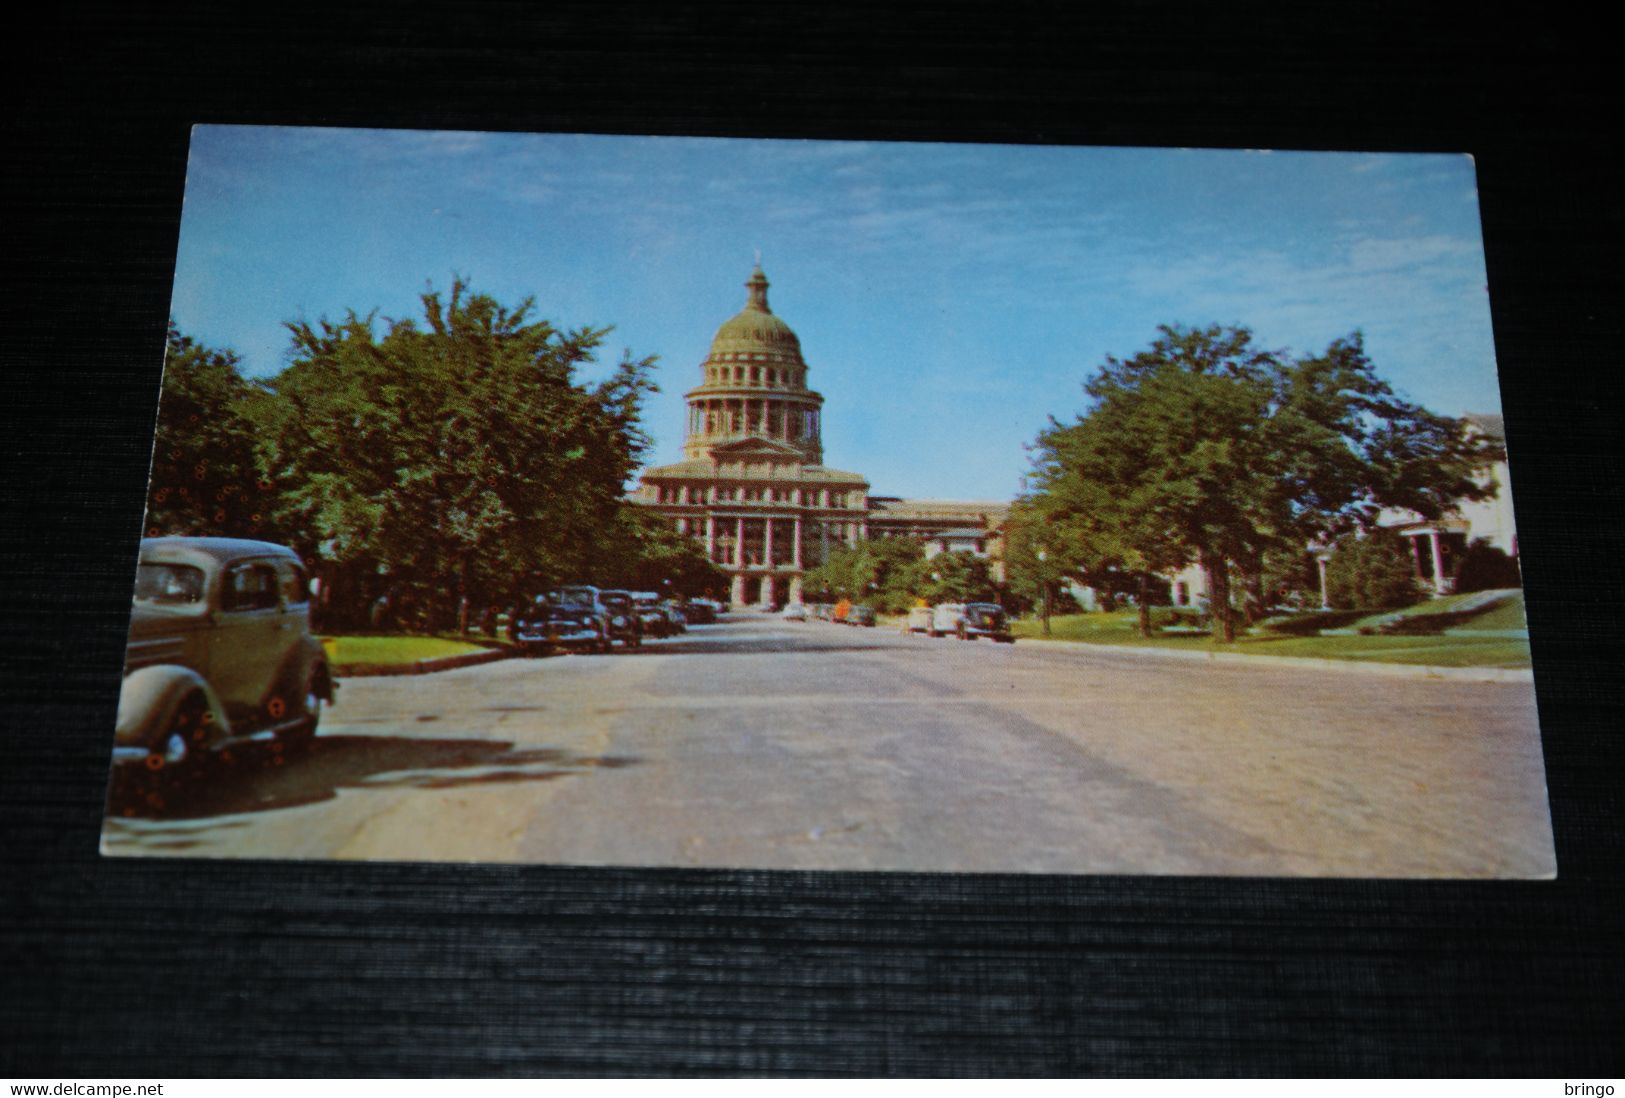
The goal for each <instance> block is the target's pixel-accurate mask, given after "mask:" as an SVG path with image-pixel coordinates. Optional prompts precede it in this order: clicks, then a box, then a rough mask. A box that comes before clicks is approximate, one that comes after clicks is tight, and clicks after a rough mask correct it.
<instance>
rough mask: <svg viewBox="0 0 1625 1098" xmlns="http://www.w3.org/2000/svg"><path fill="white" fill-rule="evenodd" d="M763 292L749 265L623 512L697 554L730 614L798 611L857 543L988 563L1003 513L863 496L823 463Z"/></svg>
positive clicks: (816, 428) (786, 335)
mask: <svg viewBox="0 0 1625 1098" xmlns="http://www.w3.org/2000/svg"><path fill="white" fill-rule="evenodd" d="M767 288H768V281H767V276H766V275H765V274H763V273H762V269H761V267H760V266H759V265H758V266H757V267H756V268H755V270H753V271H752V272H751V275H750V279H749V280H748V281H747V282H746V283H745V289H746V291H747V297H746V300H745V307H744V308H743V309H742V310H740V312H739V313H738V315H736V316H734V317H733V318H731V319H730V320H728V321H726V322H725V323H724V324H723V325H722V327H720V328H718V329H717V334H716V336H715V337H714V338H713V339H712V340H711V350H710V353H709V354H708V355H706V357H705V361H703V362H702V363H701V364H700V384H699V385H698V386H697V387H695V388H693V389H691V390H689V392H688V393H687V394H686V400H687V402H688V422H687V425H686V430H685V433H684V436H683V460H682V461H680V462H678V463H676V464H674V465H662V466H657V467H653V468H649V469H646V470H644V471H643V474H642V477H641V483H640V485H639V487H638V488H637V490H636V491H635V492H634V493H633V495H632V499H633V500H634V502H637V503H639V504H642V505H644V506H647V507H650V508H652V509H654V510H656V511H658V512H659V513H660V514H662V515H664V516H666V517H667V518H668V519H669V520H671V521H672V522H673V523H674V524H675V525H676V527H677V529H678V531H680V532H682V533H685V534H688V535H689V536H691V537H693V538H694V539H695V540H696V541H698V542H701V543H703V545H704V546H705V553H706V555H707V556H708V557H709V558H710V559H711V561H712V562H713V563H715V564H716V565H717V566H718V567H720V568H721V569H722V570H723V571H724V572H725V573H726V574H727V575H728V577H729V601H730V602H731V603H732V604H733V605H734V606H746V605H749V604H752V603H755V604H758V605H762V606H773V605H776V604H778V603H781V602H792V603H797V602H800V601H802V577H803V575H804V574H805V573H806V572H807V571H809V570H810V569H812V568H816V567H817V566H818V565H820V564H822V563H823V562H824V560H825V559H826V558H827V556H828V554H829V552H830V550H831V549H832V548H834V547H837V546H841V545H847V546H853V545H856V544H857V543H858V541H860V540H861V539H865V538H874V537H911V538H915V539H917V540H919V541H921V542H923V543H924V544H925V546H926V552H927V554H928V555H932V554H934V553H935V552H945V551H966V552H973V553H976V554H978V555H980V556H987V557H992V558H995V559H996V558H997V557H998V555H999V554H998V546H999V540H1000V535H999V531H1000V528H1001V527H1002V524H1003V522H1004V519H1005V517H1006V515H1007V514H1008V512H1009V506H1010V505H1009V504H1008V503H1007V502H998V501H977V500H969V501H956V500H907V499H901V498H898V497H890V496H887V497H877V496H870V494H869V482H868V480H867V479H865V478H864V477H863V476H862V475H861V474H859V473H851V472H845V471H843V470H840V469H832V468H830V467H829V466H826V465H825V464H823V461H824V445H823V436H822V415H823V406H824V398H823V397H822V396H820V395H819V394H818V393H817V392H815V391H814V390H812V389H809V388H808V387H807V363H806V361H805V360H804V359H803V358H802V356H801V340H800V339H798V338H797V336H796V333H795V332H794V331H793V330H791V328H790V326H789V325H788V324H786V323H785V322H784V321H783V320H781V319H780V318H779V317H778V316H776V315H774V313H773V310H772V309H771V308H770V307H769V306H768V303H767Z"/></svg>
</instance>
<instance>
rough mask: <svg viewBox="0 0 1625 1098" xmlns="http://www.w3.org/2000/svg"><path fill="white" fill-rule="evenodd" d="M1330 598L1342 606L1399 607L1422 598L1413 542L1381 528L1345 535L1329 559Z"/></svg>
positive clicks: (1328, 584) (1327, 594)
mask: <svg viewBox="0 0 1625 1098" xmlns="http://www.w3.org/2000/svg"><path fill="white" fill-rule="evenodd" d="M1326 598H1327V601H1328V602H1329V603H1330V604H1331V605H1332V606H1333V607H1335V608H1336V609H1338V610H1396V609H1399V608H1400V607H1403V606H1410V605H1411V604H1412V603H1416V602H1420V601H1421V599H1422V591H1421V589H1420V588H1419V587H1418V586H1417V583H1416V573H1415V565H1414V564H1413V562H1412V560H1411V555H1410V547H1409V544H1408V543H1407V542H1406V540H1405V539H1404V538H1401V537H1399V536H1398V535H1397V534H1395V533H1393V532H1392V531H1389V530H1383V529H1380V528H1377V529H1372V530H1369V531H1358V532H1356V533H1352V534H1348V535H1346V536H1344V537H1343V538H1342V539H1341V540H1339V541H1338V543H1337V545H1336V547H1335V548H1334V549H1333V551H1332V555H1331V559H1329V560H1328V561H1327V562H1326Z"/></svg>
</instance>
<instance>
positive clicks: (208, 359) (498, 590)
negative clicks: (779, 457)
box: [147, 278, 717, 623]
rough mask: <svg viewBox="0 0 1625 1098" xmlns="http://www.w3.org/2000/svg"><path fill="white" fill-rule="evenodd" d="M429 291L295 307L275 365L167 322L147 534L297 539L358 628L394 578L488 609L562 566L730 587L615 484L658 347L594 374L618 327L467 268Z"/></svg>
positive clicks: (634, 442) (554, 579)
mask: <svg viewBox="0 0 1625 1098" xmlns="http://www.w3.org/2000/svg"><path fill="white" fill-rule="evenodd" d="M421 303H422V315H421V318H419V319H405V320H396V321H383V320H380V319H379V318H378V317H377V316H376V315H375V314H372V315H367V316H362V315H359V314H357V313H355V312H350V313H348V314H346V315H345V317H344V318H343V319H342V320H340V321H338V322H329V321H327V320H325V319H323V320H321V321H318V322H316V323H314V324H311V323H307V322H303V321H298V322H292V323H289V324H288V325H287V328H288V331H289V333H290V337H291V349H290V358H291V361H290V363H289V365H288V366H287V368H286V369H284V370H283V371H282V372H281V373H280V374H278V375H276V376H275V377H272V378H270V379H268V380H264V381H250V380H247V379H245V378H243V377H242V375H241V374H240V372H239V371H238V369H237V364H236V359H235V356H233V355H232V354H231V353H230V352H226V351H212V350H208V349H206V348H203V347H200V346H198V345H197V344H195V343H194V342H193V341H191V340H190V339H188V338H186V337H185V336H182V335H181V334H180V333H179V332H178V331H176V330H175V329H174V328H173V326H172V328H171V334H170V350H169V358H168V362H167V364H166V370H165V382H164V392H163V398H162V411H161V415H160V423H159V436H158V452H157V455H156V460H155V463H154V468H153V480H152V492H151V503H150V504H149V518H148V524H147V525H148V529H149V532H153V533H188V534H221V535H228V536H234V537H266V538H270V539H271V540H277V541H281V542H284V543H286V544H290V545H292V546H293V547H295V548H296V549H297V550H298V551H299V552H300V553H301V554H302V555H303V556H305V557H306V558H307V559H310V560H312V561H314V562H316V563H317V565H318V568H319V570H320V571H321V573H322V574H323V575H324V578H325V579H326V580H327V581H328V584H329V592H330V596H332V597H336V598H337V599H338V600H339V604H338V605H336V606H335V607H334V609H335V616H336V617H337V618H338V619H339V620H341V621H346V622H349V623H355V622H358V621H360V620H364V619H365V616H366V609H367V607H368V606H369V604H370V603H371V602H372V600H374V599H376V598H378V597H379V596H381V595H384V594H386V593H389V594H391V595H392V597H393V598H396V599H404V600H408V601H415V602H417V603H419V604H420V605H427V604H436V605H444V604H446V603H448V602H449V603H452V604H455V603H456V602H457V600H458V599H459V598H461V597H467V598H469V599H470V600H472V601H474V602H476V603H482V604H483V603H502V602H508V601H511V600H513V599H516V598H519V597H522V596H524V595H528V594H532V593H534V592H535V591H537V590H541V589H544V588H546V587H550V586H554V585H556V584H559V583H562V582H582V581H589V580H598V581H600V582H603V581H604V580H606V579H611V578H612V579H613V581H614V582H628V583H631V582H633V581H637V582H638V583H639V585H640V586H643V587H647V588H650V589H655V590H662V589H666V590H671V589H674V588H675V589H679V590H686V589H687V588H691V587H693V588H698V589H704V588H707V587H710V586H713V585H714V584H715V583H716V582H717V580H716V578H715V572H714V569H711V568H710V567H709V565H708V562H705V561H703V560H702V559H699V558H700V555H699V554H697V553H695V552H694V551H693V550H692V547H691V546H687V545H686V544H680V543H682V541H683V539H680V538H679V537H678V536H677V535H676V533H675V531H672V530H669V529H667V528H666V527H665V526H664V525H663V524H662V523H660V522H658V521H650V519H651V517H650V516H646V515H643V514H634V513H633V512H634V511H635V510H636V508H635V505H633V504H631V503H629V502H628V501H626V500H625V499H624V497H623V493H624V490H625V485H626V483H627V481H628V479H629V477H630V476H631V475H632V472H633V470H634V469H635V468H636V467H637V465H638V463H639V458H640V456H641V454H642V453H643V451H644V449H645V447H646V445H647V439H646V438H645V436H644V434H643V432H642V430H641V426H640V419H639V417H640V414H641V407H642V401H643V398H644V396H645V395H646V394H647V393H648V392H650V391H651V390H652V389H653V387H654V386H653V384H652V382H651V380H650V370H651V368H652V365H653V359H649V358H645V359H637V358H633V357H632V356H630V355H629V354H627V355H623V356H622V358H621V360H620V361H619V362H618V364H616V365H615V366H614V367H613V368H612V369H611V370H610V371H609V372H608V374H607V376H605V377H604V378H603V380H601V381H596V382H588V381H585V380H583V379H582V378H581V376H580V373H581V371H582V368H583V367H584V366H585V365H587V364H589V363H592V362H594V361H596V360H597V357H598V355H599V354H600V352H601V350H602V347H603V343H604V339H605V336H606V335H607V333H608V331H609V329H607V328H577V329H573V330H567V329H561V328H558V327H556V326H554V325H553V324H552V323H550V322H549V321H546V320H543V319H539V318H537V317H536V316H535V315H534V309H535V306H534V303H533V302H532V301H531V300H529V299H527V300H525V301H523V302H521V303H520V304H519V305H517V306H514V307H512V308H509V307H506V306H504V305H502V304H500V303H499V302H497V301H496V300H495V299H494V298H492V297H490V296H488V295H485V294H480V293H474V292H472V291H470V289H469V287H468V285H467V283H466V282H465V281H464V280H462V279H460V278H459V279H455V280H454V281H453V284H452V287H451V290H450V293H449V295H444V296H443V295H441V294H439V293H436V292H433V291H429V292H426V293H424V294H423V295H422V297H421ZM200 469H201V470H202V471H203V474H204V475H203V476H202V477H201V478H200V477H198V476H197V471H198V470H200ZM667 580H669V581H670V583H666V582H664V581H667Z"/></svg>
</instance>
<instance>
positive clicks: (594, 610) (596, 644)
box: [514, 587, 610, 655]
mask: <svg viewBox="0 0 1625 1098" xmlns="http://www.w3.org/2000/svg"><path fill="white" fill-rule="evenodd" d="M609 619H610V612H609V608H608V607H607V606H605V605H604V603H603V600H602V599H601V598H600V597H599V592H598V589H597V588H596V587H565V588H561V589H560V590H558V591H554V592H552V593H551V594H547V595H538V596H537V597H536V599H535V601H534V602H533V603H532V604H531V605H530V606H529V607H527V608H526V609H524V610H522V611H520V613H519V618H518V625H517V626H516V627H515V629H514V640H516V641H518V642H519V644H520V645H521V646H522V647H523V648H524V649H525V651H526V652H528V653H530V654H532V655H536V654H539V653H542V652H548V651H552V650H555V649H560V648H563V649H578V650H580V651H583V652H608V651H609V635H610V632H609Z"/></svg>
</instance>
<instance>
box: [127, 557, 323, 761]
mask: <svg viewBox="0 0 1625 1098" xmlns="http://www.w3.org/2000/svg"><path fill="white" fill-rule="evenodd" d="M333 695H334V687H333V677H332V673H331V671H330V670H329V668H328V664H327V656H326V654H325V653H324V652H323V650H322V645H321V642H320V641H318V640H317V639H316V638H315V637H313V636H311V633H310V593H309V582H308V580H307V579H306V577H305V570H304V568H303V567H302V566H301V565H300V562H299V556H298V554H296V553H295V552H294V551H293V550H291V549H288V548H285V547H283V546H281V545H273V544H271V543H270V542H264V541H243V540H239V539H236V538H190V537H165V538H145V539H143V540H142V542H141V550H140V556H139V558H138V563H137V565H136V577H135V599H134V604H133V606H132V608H131V613H130V633H129V641H128V644H127V646H126V648H125V656H124V683H123V686H122V687H121V688H120V690H119V703H118V721H117V726H116V730H115V732H114V740H113V742H114V747H113V758H114V761H115V763H117V764H130V765H137V766H143V767H145V768H146V769H147V770H150V771H154V772H157V771H166V772H168V773H170V774H175V773H180V772H185V771H189V770H191V769H193V768H195V767H196V766H197V765H198V764H199V763H201V762H202V761H203V760H204V759H206V758H207V757H208V755H209V753H210V752H212V751H215V750H218V749H220V748H224V747H229V746H231V745H232V744H234V743H238V742H242V741H245V740H249V739H254V738H259V737H274V738H276V739H278V740H280V741H282V742H284V743H287V744H292V745H298V744H303V743H305V742H307V741H309V740H310V739H311V738H312V737H313V736H315V735H316V727H317V725H318V723H320V721H321V714H322V706H323V704H324V703H326V704H330V703H331V702H332V701H333Z"/></svg>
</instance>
